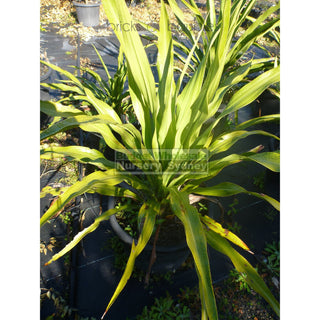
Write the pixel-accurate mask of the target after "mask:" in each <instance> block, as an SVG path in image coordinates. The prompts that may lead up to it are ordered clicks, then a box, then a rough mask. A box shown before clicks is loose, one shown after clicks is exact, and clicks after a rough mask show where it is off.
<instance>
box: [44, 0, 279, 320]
mask: <svg viewBox="0 0 320 320" xmlns="http://www.w3.org/2000/svg"><path fill="white" fill-rule="evenodd" d="M253 2H254V1H249V3H250V5H251V4H252V3H253ZM102 3H103V6H104V9H105V12H106V13H107V16H108V19H109V21H110V22H111V23H113V24H114V25H121V24H124V23H125V24H128V25H131V23H132V18H131V16H130V13H129V11H128V8H127V6H126V4H125V1H124V0H121V1H119V0H103V1H102ZM190 3H193V1H190ZM245 4H246V0H240V1H235V2H233V3H231V0H222V1H221V6H220V7H221V8H220V15H219V19H218V20H217V21H216V20H215V10H212V8H214V6H213V1H207V5H208V6H210V5H211V9H210V8H208V12H209V13H208V17H207V18H206V19H210V21H211V23H213V26H214V29H213V30H214V31H213V33H212V37H211V38H209V40H208V41H209V44H208V47H207V50H206V52H205V54H204V56H203V57H202V59H201V61H200V63H199V66H198V68H197V69H196V70H195V72H194V74H192V75H191V78H190V80H189V81H188V83H187V84H186V86H184V87H183V88H182V82H183V79H184V76H185V73H186V70H187V69H188V67H189V65H190V61H191V60H192V55H193V53H194V51H195V50H196V48H197V47H198V45H199V38H200V36H201V32H203V28H202V30H201V31H200V35H199V36H198V37H197V39H195V41H194V44H193V47H192V50H191V51H190V53H189V54H188V57H187V59H186V60H185V66H184V69H183V70H182V73H181V75H180V77H179V79H177V80H175V77H174V50H173V40H172V35H171V31H170V23H169V19H168V14H167V11H166V7H165V4H164V3H163V2H162V5H161V19H160V30H159V33H158V42H157V45H158V59H157V71H158V79H159V83H158V84H156V81H155V79H154V75H153V73H152V70H151V66H150V63H149V61H148V58H147V54H146V52H145V48H144V47H143V45H142V42H141V39H140V37H139V34H138V32H137V31H135V30H130V32H126V31H125V27H126V26H125V25H123V28H117V29H115V33H116V35H117V37H118V40H119V42H120V45H121V47H122V49H123V51H124V54H125V57H126V61H127V67H128V83H129V92H130V96H131V99H132V105H133V108H134V111H135V115H136V117H137V119H138V122H139V127H138V128H137V127H135V126H134V125H132V124H131V123H123V122H122V121H121V119H120V117H119V115H118V114H117V113H116V112H115V110H114V109H113V108H112V107H111V106H110V105H108V104H107V103H106V102H105V101H103V100H100V99H98V98H97V97H96V96H95V95H94V94H93V92H92V91H90V90H89V89H88V88H85V87H84V86H83V84H82V83H81V81H79V79H77V78H76V77H74V78H73V82H74V89H73V90H74V91H75V92H81V93H83V95H84V96H85V99H86V101H88V102H89V103H90V104H91V105H92V106H93V107H94V108H95V109H96V111H97V113H98V114H97V115H87V114H85V113H84V112H83V111H81V110H79V109H77V108H75V107H74V106H73V105H72V104H70V105H68V106H65V105H63V104H62V103H61V102H50V103H41V110H42V111H43V112H46V113H50V114H51V115H55V116H57V117H62V120H61V121H59V122H56V123H54V124H52V125H51V126H50V127H49V128H47V129H46V130H44V131H43V132H41V139H46V138H47V137H50V136H52V135H54V134H56V133H58V132H61V131H64V130H68V129H70V128H74V127H80V128H81V129H82V130H84V131H88V132H94V133H96V134H100V135H101V137H102V138H103V139H104V140H105V143H106V144H107V145H108V146H109V147H110V148H111V149H112V150H114V159H113V160H110V159H107V158H106V157H105V156H104V155H103V154H102V153H101V152H100V151H98V150H95V149H91V148H88V147H82V146H68V147H59V146H51V147H44V148H43V149H42V150H41V156H42V157H44V158H54V157H65V158H69V159H74V160H77V161H79V162H84V163H90V164H93V165H95V166H96V167H97V171H95V172H93V173H91V174H89V175H88V176H86V177H84V178H83V179H82V180H81V181H78V182H77V183H75V184H74V185H72V186H71V187H69V188H68V189H67V190H66V191H65V192H64V193H63V194H62V195H60V196H59V198H58V199H57V200H56V201H55V202H54V203H53V204H52V205H51V207H50V208H49V209H48V210H47V211H46V212H45V213H44V215H43V216H42V217H41V226H42V225H43V224H44V223H46V222H47V221H48V220H50V219H51V218H52V217H53V216H54V215H55V214H56V213H57V212H59V211H60V210H61V209H62V208H63V207H64V206H65V205H66V204H67V203H68V202H69V201H70V200H71V199H73V198H74V197H76V196H78V195H81V194H83V193H85V192H91V193H94V192H97V193H100V194H103V195H107V196H115V197H127V198H132V199H134V200H135V201H139V202H140V204H141V205H140V209H139V211H138V212H137V221H138V223H139V225H141V232H140V234H139V237H138V239H137V243H135V242H132V245H131V253H130V256H129V259H128V262H127V265H126V268H125V271H124V273H123V276H122V278H121V280H120V282H119V284H118V286H117V288H116V289H115V292H114V294H113V296H112V298H111V300H110V302H109V304H108V306H107V308H106V310H105V312H104V314H103V316H102V318H104V316H105V314H106V312H107V311H108V310H109V308H110V307H111V306H112V304H113V303H114V301H115V300H116V298H117V297H118V295H119V294H120V293H121V291H122V290H123V288H124V286H125V285H126V283H127V281H128V279H129V278H130V276H131V274H132V271H133V267H134V263H135V260H136V258H137V257H138V256H139V255H140V254H141V252H142V251H143V250H144V248H145V247H146V245H147V243H148V242H149V239H150V238H151V237H152V235H153V234H154V246H155V247H156V239H157V237H156V234H157V233H158V230H160V228H161V225H162V222H163V221H166V220H170V219H172V217H173V216H175V217H177V218H178V219H179V221H181V223H182V225H183V227H184V233H185V239H186V242H187V245H188V248H189V250H190V252H191V254H192V257H193V259H194V263H195V268H196V271H197V274H198V277H199V291H200V297H201V303H202V319H210V320H214V319H218V315H217V308H216V302H215V297H214V291H213V286H212V279H211V271H210V264H209V259H208V255H207V245H208V244H209V245H210V246H211V247H213V248H214V249H216V250H218V251H219V252H222V253H223V254H225V255H227V256H228V257H229V258H230V259H231V261H232V263H233V264H234V266H235V268H236V269H237V270H238V271H239V272H242V273H243V274H245V275H246V281H247V282H248V284H249V285H250V286H251V287H252V288H253V289H254V290H255V291H256V292H258V293H259V294H260V295H262V296H263V297H264V298H265V299H266V301H267V302H268V303H269V304H270V305H271V306H272V308H273V309H274V310H275V311H276V313H278V314H279V303H278V301H277V300H276V299H275V298H274V297H273V295H272V293H271V292H270V290H269V289H268V287H267V286H266V284H265V283H264V281H263V280H262V279H261V278H260V277H259V275H258V273H257V272H256V270H255V269H254V268H253V267H252V266H251V265H250V263H249V262H248V261H247V260H246V259H245V258H244V257H243V256H242V255H241V254H240V253H239V252H238V251H236V250H235V249H234V247H233V246H231V244H230V243H229V242H232V243H234V244H236V245H238V246H240V247H241V248H242V249H244V250H246V251H248V252H251V251H250V249H249V248H248V247H247V245H246V244H245V243H244V242H243V241H241V239H239V238H238V237H237V236H236V235H235V234H234V233H232V232H231V231H229V230H226V229H224V228H223V227H222V226H221V225H220V224H219V223H218V222H216V221H214V220H213V219H211V218H210V217H208V216H206V215H202V214H200V213H199V212H198V210H197V209H196V207H194V206H193V205H192V203H195V202H197V201H199V200H200V199H201V198H202V197H204V196H206V197H211V196H214V197H226V196H231V195H235V194H238V193H244V194H248V195H251V196H255V197H258V198H261V199H263V200H265V201H267V202H269V203H270V204H271V205H272V206H273V207H275V208H276V209H277V210H279V202H278V201H276V200H275V199H273V198H271V197H269V196H267V195H265V194H260V193H255V192H250V191H248V190H246V189H244V188H243V187H241V186H239V185H236V184H234V183H231V182H228V181H226V182H223V183H220V184H218V185H214V186H206V185H205V183H206V182H207V181H209V180H211V179H212V178H213V177H215V176H216V175H218V174H219V173H220V171H221V170H222V169H223V168H225V167H227V166H230V165H233V164H236V163H239V162H241V161H253V162H256V163H258V164H260V165H262V166H264V167H266V168H267V169H270V170H272V171H276V172H278V171H279V152H261V151H262V147H261V146H257V147H255V148H253V149H251V150H248V151H247V152H244V153H242V154H235V153H232V152H231V151H230V148H231V147H232V146H233V145H234V144H235V143H236V142H237V141H239V140H241V139H244V138H246V137H247V136H249V135H252V134H261V135H265V136H270V137H274V138H275V139H278V137H275V136H274V135H272V134H270V133H268V132H265V131H261V130H251V131H247V130H245V129H247V128H248V127H250V126H251V125H255V124H256V123H261V122H262V121H269V120H275V119H279V115H268V116H265V117H259V118H255V119H251V120H249V121H246V122H244V123H240V124H239V125H237V126H235V127H232V128H231V127H229V128H226V129H225V131H223V132H222V133H220V134H219V135H214V133H213V132H214V128H215V127H216V126H217V125H218V123H219V122H220V121H221V120H223V119H224V118H225V117H227V116H228V115H229V114H230V113H233V112H236V111H237V110H239V109H241V108H242V107H244V106H246V105H248V104H249V103H251V102H252V101H254V100H255V99H256V98H257V97H258V96H259V95H260V94H261V93H262V92H263V91H264V90H265V89H267V88H268V87H269V86H270V85H272V84H274V83H277V82H279V80H280V79H279V72H280V70H279V69H280V68H279V66H274V67H273V68H271V69H269V70H267V71H265V72H263V73H261V74H259V75H257V76H256V77H254V79H252V80H250V81H249V82H247V83H245V84H244V85H243V86H242V87H240V88H239V87H236V85H237V84H239V83H240V82H241V81H242V80H243V79H244V78H245V77H246V75H247V74H248V73H251V71H252V69H255V70H256V69H257V64H256V63H255V61H254V59H252V60H250V61H246V62H244V63H240V60H239V63H235V64H232V65H229V61H230V56H229V50H230V48H231V47H232V48H235V49H232V57H237V58H238V59H241V57H242V56H243V54H244V53H245V51H246V50H245V49H248V46H247V44H248V43H249V44H250V43H251V40H252V39H253V38H256V37H259V36H261V34H263V33H264V32H265V29H261V28H260V23H261V22H260V21H258V19H257V21H258V22H257V23H256V24H255V23H253V24H252V25H251V27H250V28H251V29H250V36H248V33H245V34H244V35H243V36H241V37H240V38H239V39H238V40H237V42H236V43H235V44H234V45H233V46H232V44H233V36H234V34H235V33H236V31H237V29H238V28H239V26H240V25H241V21H242V20H243V19H244V18H245V17H244V16H245V15H246V14H248V13H247V10H246V7H245ZM209 9H210V10H209ZM271 21H273V20H271ZM276 22H277V21H274V23H276ZM226 65H227V66H228V67H226ZM231 88H237V90H234V92H233V95H232V97H231V98H230V100H229V101H228V103H227V104H226V105H225V107H224V108H223V110H220V111H219V113H218V110H219V109H220V107H221V104H222V100H223V97H224V95H225V94H226V93H227V92H228V91H230V89H231ZM126 207H128V205H126V204H124V205H123V206H120V207H117V208H112V209H109V210H107V211H106V212H104V213H102V214H101V215H100V216H99V217H97V218H96V219H95V221H94V223H93V224H92V225H90V226H89V227H87V228H85V229H84V230H82V231H81V232H79V233H78V234H77V235H76V236H75V238H74V239H73V240H72V241H71V242H70V243H69V244H68V245H66V247H65V248H63V249H62V250H61V251H60V252H59V253H57V254H56V255H54V256H53V258H52V259H51V260H50V261H48V262H47V264H49V263H52V262H53V261H55V260H57V259H59V258H60V257H61V256H63V255H64V254H65V253H66V252H68V251H69V250H71V249H72V248H73V247H74V246H75V245H77V243H79V242H80V241H81V239H83V238H84V237H85V236H86V235H87V234H89V233H91V232H93V231H94V230H95V229H96V228H97V227H98V226H99V224H100V223H101V221H104V220H107V219H109V218H110V216H112V215H113V214H115V213H116V212H118V211H121V210H123V211H125V209H126Z"/></svg>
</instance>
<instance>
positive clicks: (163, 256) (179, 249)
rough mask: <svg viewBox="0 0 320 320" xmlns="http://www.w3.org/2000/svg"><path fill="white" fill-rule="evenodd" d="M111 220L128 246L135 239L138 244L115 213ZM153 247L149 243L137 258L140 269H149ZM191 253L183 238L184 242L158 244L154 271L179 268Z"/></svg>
mask: <svg viewBox="0 0 320 320" xmlns="http://www.w3.org/2000/svg"><path fill="white" fill-rule="evenodd" d="M109 221H110V225H111V227H112V229H113V231H114V232H115V234H116V235H117V236H118V237H119V239H120V240H122V241H123V242H124V243H126V244H127V245H128V247H129V246H130V247H131V245H132V242H133V241H135V244H137V240H136V239H133V238H132V237H131V236H130V235H129V234H128V233H126V232H125V231H124V230H123V229H122V228H121V226H120V225H119V223H118V221H117V218H116V216H115V215H113V216H111V217H110V219H109ZM152 248H153V247H152V245H151V244H147V245H146V247H145V248H144V250H143V251H142V252H141V254H140V255H139V256H138V258H137V260H136V266H137V267H138V268H139V269H141V270H144V271H146V270H148V267H149V263H150V257H151V252H152ZM189 253H190V251H189V248H188V246H187V243H186V241H185V239H182V242H181V243H179V244H177V245H175V246H170V247H164V246H156V256H157V258H156V261H155V263H154V265H153V266H152V271H153V272H157V273H165V272H168V271H174V270H177V269H178V268H179V267H180V266H181V265H182V264H183V262H185V261H186V259H187V258H188V255H189Z"/></svg>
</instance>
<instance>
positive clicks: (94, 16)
mask: <svg viewBox="0 0 320 320" xmlns="http://www.w3.org/2000/svg"><path fill="white" fill-rule="evenodd" d="M73 5H74V6H75V7H76V11H77V18H78V21H79V23H82V24H83V25H84V26H86V27H95V26H97V25H99V17H100V5H101V1H100V0H76V1H73Z"/></svg>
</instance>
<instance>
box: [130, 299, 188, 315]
mask: <svg viewBox="0 0 320 320" xmlns="http://www.w3.org/2000/svg"><path fill="white" fill-rule="evenodd" d="M136 319H137V320H157V319H158V320H183V319H190V309H189V308H188V307H187V306H185V305H181V304H174V300H173V299H172V297H171V296H170V295H167V296H166V297H162V298H160V299H157V298H156V299H155V302H154V304H153V305H152V306H151V307H149V308H148V307H144V309H143V311H142V313H141V315H139V316H137V317H136Z"/></svg>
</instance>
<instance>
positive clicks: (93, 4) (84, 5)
mask: <svg viewBox="0 0 320 320" xmlns="http://www.w3.org/2000/svg"><path fill="white" fill-rule="evenodd" d="M72 3H73V5H74V6H77V7H98V6H100V5H101V1H100V0H99V2H97V3H82V2H78V1H76V0H74V1H72Z"/></svg>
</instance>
